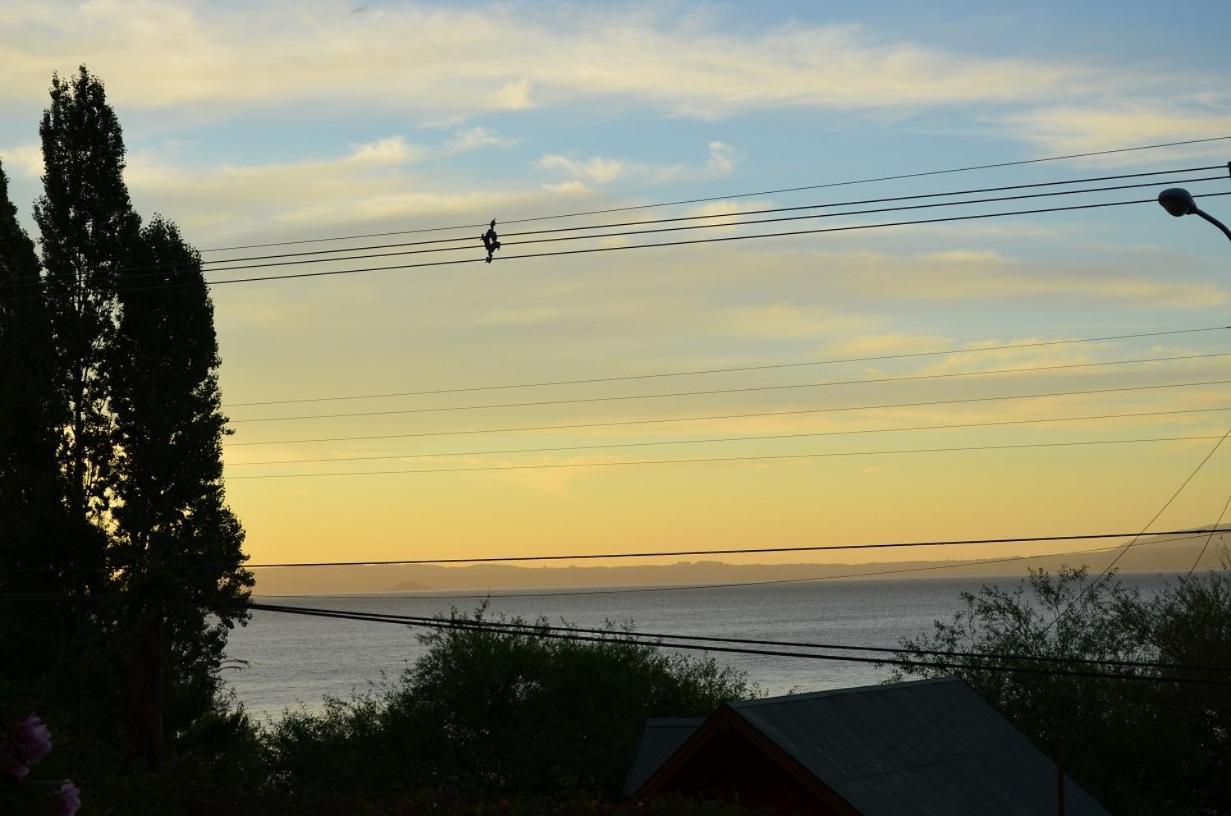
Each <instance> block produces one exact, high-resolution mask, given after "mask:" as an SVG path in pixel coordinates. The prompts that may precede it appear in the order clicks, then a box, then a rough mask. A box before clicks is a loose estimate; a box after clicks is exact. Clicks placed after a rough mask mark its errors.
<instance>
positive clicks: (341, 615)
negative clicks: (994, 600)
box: [0, 594, 1231, 686]
mask: <svg viewBox="0 0 1231 816" xmlns="http://www.w3.org/2000/svg"><path fill="white" fill-rule="evenodd" d="M0 597H2V598H5V599H10V600H59V601H66V602H73V601H78V600H85V599H84V598H73V597H72V596H68V595H47V596H39V595H34V594H24V595H23V594H8V595H4V596H0ZM119 597H122V596H106V597H95V598H90V600H108V599H112V598H119ZM194 605H198V604H197V603H195V602H194ZM199 605H202V606H205V607H207V608H211V609H214V610H223V609H239V610H244V611H258V612H275V613H280V614H290V615H302V616H307V617H322V618H332V619H337V620H350V621H360V622H366V623H388V624H396V625H401V626H407V627H412V628H427V629H436V630H439V631H463V632H481V633H489V634H494V635H503V636H514V637H523V638H531V639H550V640H563V641H577V642H590V643H600V644H614V645H625V646H638V647H648V648H653V649H657V648H667V649H676V650H681V651H704V652H718V653H727V654H747V655H762V656H771V657H790V658H801V659H814V660H827V661H836V662H851V663H871V664H875V665H878V666H886V665H897V666H917V667H931V668H945V669H963V670H968V671H976V672H978V671H988V672H1010V673H1015V674H1034V675H1050V676H1068V677H1086V678H1098V679H1115V680H1144V681H1152V682H1163V683H1181V684H1197V685H1219V686H1221V685H1231V680H1223V679H1219V678H1217V677H1209V676H1203V677H1202V676H1198V677H1194V676H1191V675H1176V674H1163V675H1158V674H1137V673H1131V672H1110V671H1107V669H1106V668H1104V669H1102V670H1085V669H1066V668H1056V667H1057V666H1074V665H1076V666H1103V667H1114V668H1123V669H1156V670H1162V671H1164V672H1208V673H1213V674H1228V673H1231V667H1226V666H1209V665H1196V664H1184V663H1175V662H1170V661H1151V660H1126V659H1121V658H1107V659H1099V658H1082V657H1067V656H1045V655H1028V654H1017V653H1003V652H988V653H979V652H960V651H954V652H943V651H940V650H928V649H920V648H912V647H893V648H890V647H877V646H864V645H862V644H821V643H812V642H799V641H777V640H769V639H758V638H735V637H717V636H707V635H690V634H665V633H648V632H644V633H642V632H634V631H624V630H617V629H611V628H609V629H595V628H587V627H574V626H550V625H547V624H545V623H535V624H525V623H521V622H516V621H479V620H469V619H463V618H457V617H453V618H443V617H434V618H426V617H422V616H412V615H400V614H393V613H374V612H360V611H355V610H339V609H326V608H320V607H305V606H292V605H287V604H265V603H259V602H241V603H229V602H221V601H219V602H212V603H211V602H204V603H201V604H199ZM754 646H755V647H785V648H789V649H791V651H785V650H784V649H783V648H755V649H754V648H749V647H754ZM799 649H805V650H808V651H797V650H799ZM821 649H824V650H829V651H825V652H821V651H818V650H821ZM833 651H838V652H863V653H875V654H878V655H884V654H889V655H891V656H890V657H861V656H857V655H850V654H834V653H833ZM901 655H911V656H912V657H916V656H917V657H941V658H948V660H932V659H929V660H927V661H918V660H913V659H911V658H910V657H906V658H904V657H901ZM954 658H957V659H958V660H960V661H961V662H957V663H955V662H952V661H953V659H954ZM988 661H997V662H988ZM1021 663H1027V664H1042V665H1043V666H1048V668H1036V667H1035V666H1032V665H1026V666H1022V665H1013V664H1021Z"/></svg>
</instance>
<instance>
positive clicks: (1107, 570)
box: [1044, 428, 1231, 632]
mask: <svg viewBox="0 0 1231 816" xmlns="http://www.w3.org/2000/svg"><path fill="white" fill-rule="evenodd" d="M1229 436H1231V428H1228V429H1227V431H1226V433H1224V434H1222V435H1221V436H1217V437H1211V438H1213V439H1217V440H1218V441H1217V442H1215V443H1214V446H1213V447H1212V448H1210V450H1209V451H1208V452H1207V453H1206V454H1205V456H1204V457H1203V458H1202V459H1201V461H1200V462H1198V463H1197V466H1196V467H1194V468H1193V469H1192V470H1191V471H1189V473H1188V475H1187V476H1185V477H1184V480H1183V481H1182V482H1180V485H1179V487H1177V488H1176V489H1175V491H1174V492H1172V494H1171V495H1170V496H1168V497H1167V500H1166V501H1165V502H1163V505H1162V507H1160V508H1159V509H1158V512H1156V513H1155V514H1154V515H1153V516H1151V517H1150V520H1149V521H1147V522H1146V523H1145V525H1144V526H1143V527H1142V528H1141V532H1139V533H1137V534H1136V535H1134V536H1133V537H1132V538H1131V539H1130V540H1129V541H1128V542H1127V543H1126V544H1124V545H1122V546H1121V547H1120V552H1119V553H1118V554H1117V555H1116V557H1115V558H1113V559H1112V560H1111V561H1110V562H1109V563H1108V564H1107V565H1106V566H1104V567H1103V569H1101V570H1100V571H1099V573H1098V575H1096V576H1095V577H1094V580H1092V581H1090V582H1089V583H1088V584H1085V585H1084V586H1083V587H1082V589H1081V591H1080V592H1079V593H1078V595H1077V597H1076V598H1074V599H1073V600H1072V601H1070V602H1069V603H1067V604H1065V606H1064V608H1062V609H1061V610H1060V611H1059V612H1057V613H1056V615H1055V616H1054V617H1053V618H1052V619H1051V621H1050V622H1049V623H1048V624H1047V626H1046V628H1045V629H1044V631H1045V632H1046V631H1050V630H1051V629H1052V628H1053V627H1054V626H1056V624H1058V623H1059V622H1060V621H1061V619H1063V618H1064V617H1065V616H1066V615H1068V614H1070V613H1071V612H1073V610H1074V609H1075V608H1076V607H1077V606H1078V605H1081V606H1083V607H1084V605H1085V604H1086V602H1087V600H1088V599H1089V598H1090V596H1091V595H1092V594H1093V592H1094V590H1095V589H1097V588H1098V585H1099V584H1100V583H1102V581H1103V579H1104V578H1106V577H1107V576H1108V575H1110V574H1111V571H1112V570H1114V569H1115V567H1116V564H1118V563H1119V562H1120V559H1122V558H1123V557H1124V556H1125V555H1127V554H1128V552H1129V550H1131V549H1132V548H1133V546H1134V545H1135V544H1136V543H1137V542H1139V541H1140V540H1141V538H1142V537H1143V536H1145V535H1147V534H1148V531H1149V529H1150V528H1151V527H1153V526H1154V523H1155V522H1157V521H1158V520H1159V519H1160V518H1161V517H1162V515H1163V514H1164V513H1165V512H1167V509H1168V508H1170V507H1171V505H1172V504H1174V503H1175V500H1176V499H1178V498H1179V497H1180V494H1181V493H1183V492H1184V490H1185V489H1186V488H1187V487H1188V485H1189V484H1190V483H1191V482H1192V480H1193V479H1195V478H1196V477H1197V474H1198V473H1200V472H1201V471H1202V470H1203V469H1204V468H1205V466H1206V465H1207V464H1208V463H1209V461H1210V460H1211V459H1213V458H1214V454H1216V453H1217V452H1218V450H1219V448H1221V447H1222V444H1223V443H1224V442H1226V441H1227V437H1229ZM1211 537H1212V536H1211Z"/></svg>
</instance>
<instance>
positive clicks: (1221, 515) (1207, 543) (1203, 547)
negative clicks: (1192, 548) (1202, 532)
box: [1185, 496, 1231, 578]
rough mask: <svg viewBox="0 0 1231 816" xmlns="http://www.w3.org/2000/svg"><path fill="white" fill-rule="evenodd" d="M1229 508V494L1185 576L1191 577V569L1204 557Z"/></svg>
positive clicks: (1230, 503)
mask: <svg viewBox="0 0 1231 816" xmlns="http://www.w3.org/2000/svg"><path fill="white" fill-rule="evenodd" d="M1228 509H1231V496H1227V501H1226V503H1225V504H1223V506H1222V512H1220V513H1219V514H1218V520H1217V521H1215V522H1214V526H1213V527H1211V528H1210V534H1209V535H1208V536H1206V538H1205V543H1204V544H1202V545H1201V552H1199V553H1197V557H1196V558H1194V559H1193V565H1192V566H1191V567H1189V568H1188V574H1187V575H1186V576H1185V577H1186V578H1191V577H1193V570H1195V569H1196V568H1197V565H1198V564H1200V563H1201V559H1202V558H1204V557H1205V551H1206V550H1208V549H1209V548H1210V542H1211V541H1213V540H1214V533H1216V532H1217V531H1218V528H1219V527H1221V526H1222V520H1223V519H1224V518H1226V516H1227V510H1228Z"/></svg>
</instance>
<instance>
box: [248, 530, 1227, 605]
mask: <svg viewBox="0 0 1231 816" xmlns="http://www.w3.org/2000/svg"><path fill="white" fill-rule="evenodd" d="M1227 532H1231V529H1222V528H1219V527H1217V526H1215V527H1214V528H1211V530H1210V537H1211V538H1212V537H1213V535H1214V534H1216V533H1218V534H1225V533H1227ZM1201 535H1203V533H1202V532H1200V531H1198V532H1193V533H1189V534H1188V535H1183V536H1178V537H1175V538H1159V539H1153V540H1150V541H1146V542H1142V544H1141V545H1140V546H1143V547H1147V546H1154V545H1156V544H1167V543H1173V542H1176V541H1189V540H1191V539H1193V538H1199V537H1200V536H1201ZM1120 546H1121V545H1119V544H1115V545H1112V546H1110V547H1095V548H1093V549H1085V550H1068V551H1065V552H1058V553H1037V554H1032V555H1009V556H1002V557H999V558H981V559H977V560H974V561H944V562H941V563H938V564H928V565H926V566H917V567H894V568H890V569H883V570H871V571H868V570H864V571H862V572H848V573H839V574H836V575H812V576H807V577H795V578H765V579H759V580H746V581H720V582H716V583H705V584H664V585H661V586H632V587H628V586H625V587H617V588H614V589H579V590H561V591H541V592H494V591H488V592H482V593H477V594H476V593H473V592H472V593H469V594H459V593H455V592H435V593H431V594H423V593H420V594H403V593H398V592H367V593H363V594H346V593H334V592H328V593H322V592H316V593H307V594H305V593H290V594H272V593H266V592H259V593H255V592H254V593H253V597H255V598H275V599H282V598H301V599H302V598H316V599H319V600H375V601H380V600H396V601H402V600H424V601H426V600H440V601H454V600H477V599H491V600H493V601H497V600H505V599H518V598H540V599H541V598H568V597H583V596H588V595H627V594H634V593H635V594H642V593H659V592H686V591H692V590H707V589H742V588H745V587H760V586H773V585H778V584H812V583H820V582H824V581H844V580H855V579H860V578H885V577H889V576H894V575H907V574H914V573H920V572H938V571H941V570H960V569H965V568H967V567H977V566H987V565H991V564H1007V563H1012V562H1015V561H1037V560H1039V559H1041V558H1066V557H1069V556H1074V555H1093V554H1097V553H1105V552H1111V551H1113V550H1118V549H1120ZM818 566H820V565H818Z"/></svg>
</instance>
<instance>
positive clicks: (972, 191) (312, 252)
mask: <svg viewBox="0 0 1231 816" xmlns="http://www.w3.org/2000/svg"><path fill="white" fill-rule="evenodd" d="M1226 169H1227V168H1226V165H1222V164H1215V165H1205V166H1202V167H1185V168H1178V169H1175V170H1154V171H1151V172H1146V173H1121V174H1117V175H1112V176H1090V177H1085V178H1078V179H1063V180H1059V181H1041V182H1033V183H1030V184H1010V185H1005V186H1000V187H976V188H969V189H965V190H950V191H948V192H942V193H919V194H915V195H900V196H888V197H884V198H864V199H857V200H853V201H835V202H825V203H821V204H797V205H794V206H790V207H767V208H764V209H759V210H742V211H739V212H730V213H708V214H702V215H681V216H675V217H672V218H649V219H641V220H636V221H615V222H611V223H607V224H586V225H575V226H570V227H553V228H550V229H534V230H523V231H519V232H503V233H501V238H502V239H504V238H513V237H522V236H526V235H549V234H553V233H560V232H579V231H583V230H602V229H617V228H620V227H633V226H643V225H653V224H669V223H678V222H680V221H707V220H717V219H723V218H744V217H747V216H750V215H766V214H770V213H779V212H797V211H800V210H816V209H828V208H831V207H857V206H863V205H866V204H883V203H890V202H895V201H917V200H920V199H925V198H947V197H952V196H963V195H977V194H981V193H997V192H1008V191H1010V190H1025V189H1035V188H1040V187H1056V186H1061V185H1067V184H1087V183H1091V182H1097V181H1116V180H1120V179H1131V178H1145V177H1151V176H1168V175H1175V174H1179V173H1197V172H1202V171H1206V170H1220V171H1225V170H1226ZM1214 178H1216V179H1218V180H1222V179H1224V178H1226V176H1217V177H1214ZM1200 180H1205V179H1200ZM1169 183H1170V182H1152V183H1151V185H1153V184H1169ZM1148 186H1149V185H1148ZM1117 189H1118V188H1117ZM1078 192H1092V191H1089V190H1086V191H1078ZM971 203H975V202H970V201H954V202H949V204H948V205H946V206H957V205H960V204H971ZM475 240H476V239H475V238H474V237H472V236H470V235H466V236H463V237H459V238H433V239H430V240H423V241H398V242H395V243H388V244H368V245H367V246H357V247H342V248H339V249H316V250H308V251H301V252H276V253H271V254H267V255H249V256H244V257H239V258H225V259H220V260H217V261H203V262H202V263H204V264H209V265H213V264H224V263H241V262H246V261H264V260H273V259H277V258H302V257H307V256H309V255H331V254H337V253H341V252H365V251H367V250H371V249H400V248H403V247H414V246H434V245H439V244H445V243H457V242H460V241H466V242H468V243H469V244H471V245H473V244H474V242H475ZM321 260H322V261H324V260H331V259H328V258H323V259H321ZM332 260H338V259H337V258H334V259H332ZM153 268H157V265H149V266H130V267H125V268H124V270H123V271H140V270H142V269H153Z"/></svg>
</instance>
